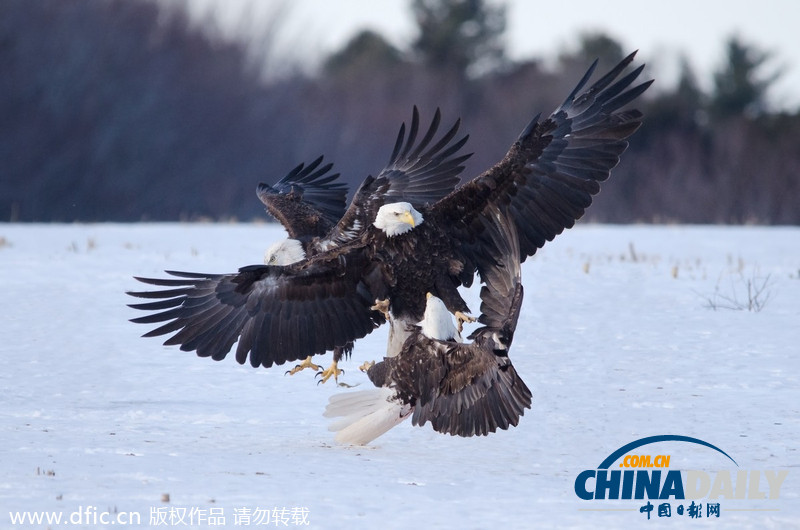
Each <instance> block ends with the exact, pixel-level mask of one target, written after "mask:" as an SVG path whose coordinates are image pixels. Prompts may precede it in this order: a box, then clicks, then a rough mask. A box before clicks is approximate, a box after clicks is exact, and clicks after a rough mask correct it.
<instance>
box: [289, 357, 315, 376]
mask: <svg viewBox="0 0 800 530" xmlns="http://www.w3.org/2000/svg"><path fill="white" fill-rule="evenodd" d="M306 368H313V369H314V371H315V372H319V371H320V369H322V367H321V366H319V365H317V364H314V363H312V362H311V356H310V355H309V356H308V357H306V358H305V359H304V360H303V362H301V363H300V364H298V365H296V366H295V367H294V368H292V369H291V370H287V371H286V373H285V374H283V375H286V374H289V375H294V374H296V373H297V372H302V371H303V370H305V369H306Z"/></svg>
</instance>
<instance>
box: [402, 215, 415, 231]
mask: <svg viewBox="0 0 800 530" xmlns="http://www.w3.org/2000/svg"><path fill="white" fill-rule="evenodd" d="M401 219H402V220H403V221H404V222H406V223H408V224H410V225H411V227H412V228H414V227H416V226H417V224H416V223H415V222H414V217H413V216H412V215H411V212H404V213H403V215H402V217H401Z"/></svg>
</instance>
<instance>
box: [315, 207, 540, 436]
mask: <svg viewBox="0 0 800 530" xmlns="http://www.w3.org/2000/svg"><path fill="white" fill-rule="evenodd" d="M490 217H491V218H492V219H493V221H494V222H492V223H488V224H487V231H488V232H489V234H488V235H490V236H491V238H492V241H493V242H494V247H495V248H494V249H493V252H494V253H495V255H496V256H498V259H497V260H496V262H495V263H494V264H492V265H489V266H488V267H487V268H486V269H485V270H484V276H483V281H484V285H483V286H482V287H481V293H480V296H481V301H482V302H481V316H480V318H479V319H478V320H479V322H480V323H481V324H483V326H481V327H480V328H478V329H476V330H475V331H474V332H473V333H472V334H471V335H470V336H469V337H468V340H470V341H472V342H471V343H463V342H462V340H461V337H460V334H459V331H458V329H457V328H456V326H455V325H454V323H453V319H452V317H451V315H450V313H449V311H448V310H447V308H446V307H445V305H444V303H443V302H442V301H441V300H440V299H438V298H436V297H435V296H433V295H431V294H430V293H429V294H428V296H427V303H426V307H425V314H424V317H423V319H422V321H421V322H419V325H417V326H412V328H411V330H410V334H409V336H408V337H407V339H406V340H405V341H404V343H403V344H402V346H400V347H399V349H397V350H391V349H390V350H389V351H388V352H387V355H386V357H385V358H384V360H383V361H381V362H379V363H377V364H373V365H372V366H370V367H369V368H368V369H367V370H366V371H367V374H368V375H369V378H370V380H371V381H372V382H373V383H374V384H375V386H377V387H378V389H377V390H361V391H356V392H348V393H345V394H339V395H335V396H332V397H331V398H330V401H329V404H328V406H327V408H326V410H325V416H327V417H332V418H338V419H337V420H335V421H334V422H333V423H332V424H331V426H330V429H331V430H333V431H338V432H337V435H336V440H337V441H338V442H340V443H350V444H359V445H363V444H366V443H369V442H370V441H372V440H374V439H375V438H376V437H378V436H380V435H381V434H383V433H385V432H386V431H388V430H389V429H391V428H392V427H394V426H395V425H398V424H399V423H400V422H402V421H403V420H404V419H406V418H407V417H409V416H411V421H412V423H413V424H414V425H420V426H421V425H425V423H427V422H430V423H431V426H432V427H433V429H434V430H435V431H437V432H440V433H445V434H451V435H458V436H476V435H478V436H481V435H487V434H489V433H492V432H495V431H496V430H497V429H507V428H508V427H510V426H516V425H517V424H518V422H519V418H520V417H521V416H522V415H523V414H524V411H525V409H526V408H530V406H531V391H530V390H529V389H528V387H527V386H526V385H525V383H524V382H523V381H522V378H521V377H520V376H519V374H518V373H517V371H516V370H515V369H514V366H513V365H512V364H511V360H510V359H509V356H508V354H509V350H510V348H511V342H512V340H513V338H514V331H515V330H516V327H517V321H518V319H519V313H520V307H521V305H522V294H523V291H522V279H521V273H520V262H521V260H520V255H519V241H518V238H517V233H516V228H515V226H514V223H513V221H511V220H510V219H509V217H508V212H505V211H503V210H502V209H501V208H496V211H495V213H494V214H493V215H490ZM389 318H391V316H390V317H389Z"/></svg>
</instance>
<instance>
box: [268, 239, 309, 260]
mask: <svg viewBox="0 0 800 530" xmlns="http://www.w3.org/2000/svg"><path fill="white" fill-rule="evenodd" d="M304 259H306V253H305V251H304V250H303V245H302V244H301V243H300V241H298V240H297V239H284V240H282V241H278V242H277V243H275V244H273V245H272V246H270V247H269V248H268V249H267V251H266V252H265V253H264V263H265V264H267V265H291V264H292V263H297V262H298V261H302V260H304Z"/></svg>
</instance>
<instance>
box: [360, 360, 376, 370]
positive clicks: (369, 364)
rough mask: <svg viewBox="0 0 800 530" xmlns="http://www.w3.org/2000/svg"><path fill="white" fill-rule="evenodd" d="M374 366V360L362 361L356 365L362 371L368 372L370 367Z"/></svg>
mask: <svg viewBox="0 0 800 530" xmlns="http://www.w3.org/2000/svg"><path fill="white" fill-rule="evenodd" d="M373 366H375V361H364V364H362V365H361V366H359V367H358V369H359V370H361V371H362V372H368V371H369V369H370V368H372V367H373Z"/></svg>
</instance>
